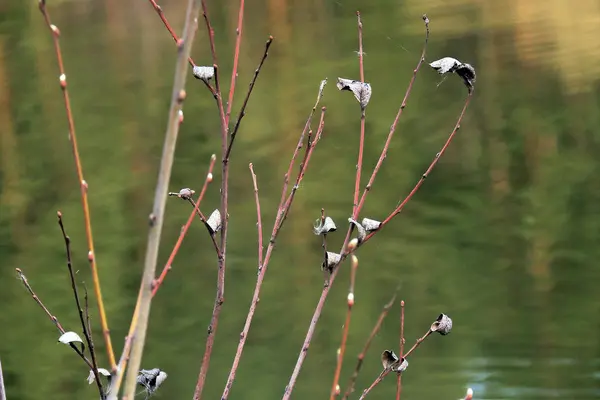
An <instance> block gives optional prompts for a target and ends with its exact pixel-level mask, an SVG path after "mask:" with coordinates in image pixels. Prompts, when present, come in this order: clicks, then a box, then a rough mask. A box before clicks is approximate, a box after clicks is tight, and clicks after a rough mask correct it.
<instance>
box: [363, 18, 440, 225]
mask: <svg viewBox="0 0 600 400" xmlns="http://www.w3.org/2000/svg"><path fill="white" fill-rule="evenodd" d="M423 21H425V44H424V45H423V51H422V52H421V58H419V62H418V63H417V66H416V67H415V69H414V70H413V75H412V78H411V79H410V82H409V84H408V88H407V89H406V93H404V98H403V99H402V103H401V104H400V108H399V109H398V113H397V114H396V118H395V119H394V122H393V123H392V126H391V127H390V132H389V133H388V137H387V139H386V141H385V144H384V145H383V150H382V151H381V155H380V156H379V160H377V164H376V165H375V168H373V173H372V174H371V177H370V178H369V182H368V183H367V186H366V187H365V190H364V191H363V194H362V196H361V198H360V202H359V203H358V208H357V212H356V214H357V215H358V214H359V213H360V210H362V207H363V206H364V204H365V200H366V199H367V193H369V191H370V190H371V187H372V186H373V183H374V182H375V177H376V176H377V173H378V172H379V169H380V168H381V165H383V160H385V158H386V157H387V152H388V149H389V147H390V143H391V142H392V138H393V137H394V133H395V132H396V126H397V125H398V121H399V120H400V117H401V116H402V112H403V111H404V108H406V102H407V101H408V97H409V96H410V94H411V92H412V87H413V84H414V82H415V80H416V79H417V73H418V72H419V70H420V69H421V65H423V62H424V61H425V55H426V54H427V44H428V42H429V18H427V15H423Z"/></svg>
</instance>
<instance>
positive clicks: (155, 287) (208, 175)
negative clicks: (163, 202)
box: [152, 154, 218, 297]
mask: <svg viewBox="0 0 600 400" xmlns="http://www.w3.org/2000/svg"><path fill="white" fill-rule="evenodd" d="M216 160H217V156H215V155H214V154H213V155H212V156H211V157H210V163H209V166H208V172H207V173H206V179H204V184H203V185H202V190H201V191H200V195H199V196H198V199H197V200H196V202H195V203H194V201H193V200H192V199H191V198H189V199H188V200H189V201H191V202H192V204H193V205H194V208H193V210H192V212H191V213H190V216H189V217H188V220H187V222H186V223H185V225H184V226H183V228H181V231H180V232H179V238H178V239H177V242H176V243H175V246H173V250H172V251H171V254H170V255H169V258H168V259H167V262H166V263H165V266H164V268H163V270H162V272H161V273H160V275H159V276H158V278H157V279H155V280H154V282H153V284H152V286H153V287H152V297H154V296H156V292H158V289H160V286H161V285H162V283H163V281H164V279H165V276H167V273H168V272H169V271H170V270H171V268H172V265H173V260H174V259H175V256H176V255H177V253H178V252H179V248H180V247H181V243H183V239H184V238H185V235H187V232H188V230H189V228H190V226H191V225H192V221H193V219H194V216H195V215H196V214H197V213H199V215H200V219H201V220H202V222H206V219H205V218H204V215H202V212H201V211H200V209H199V207H200V203H201V202H202V199H203V198H204V194H205V193H206V188H207V187H208V184H209V183H210V182H212V171H213V168H214V166H215V162H216ZM211 237H213V235H211ZM213 240H214V237H213ZM217 249H218V248H217Z"/></svg>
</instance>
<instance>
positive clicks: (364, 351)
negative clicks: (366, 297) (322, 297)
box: [342, 289, 398, 400]
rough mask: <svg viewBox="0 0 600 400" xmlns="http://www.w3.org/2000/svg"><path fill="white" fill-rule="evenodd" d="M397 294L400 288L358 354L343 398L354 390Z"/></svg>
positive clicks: (384, 309) (386, 306)
mask: <svg viewBox="0 0 600 400" xmlns="http://www.w3.org/2000/svg"><path fill="white" fill-rule="evenodd" d="M397 294H398V289H396V291H395V292H394V295H393V296H392V298H391V299H390V301H389V302H388V303H387V304H386V305H385V306H383V310H381V314H380V315H379V318H378V319H377V322H376V323H375V326H374V327H373V329H372V330H371V333H370V334H369V337H368V338H367V341H366V342H365V345H364V346H363V349H362V351H361V352H360V354H359V355H358V361H357V362H356V367H355V368H354V372H353V373H352V376H351V377H350V380H349V382H348V387H347V389H346V392H345V393H344V397H342V400H346V399H348V397H349V396H350V395H351V394H352V393H353V392H354V385H355V384H356V378H358V373H359V372H360V369H361V368H362V365H363V361H364V359H365V355H366V354H367V351H368V350H369V347H370V346H371V342H372V341H373V339H374V338H375V335H377V333H378V332H379V330H380V329H381V325H382V324H383V320H384V319H385V317H386V316H387V315H388V313H389V311H390V308H392V306H393V305H394V302H395V301H396V296H397Z"/></svg>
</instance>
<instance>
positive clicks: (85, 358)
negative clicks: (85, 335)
mask: <svg viewBox="0 0 600 400" xmlns="http://www.w3.org/2000/svg"><path fill="white" fill-rule="evenodd" d="M15 271H17V275H19V279H21V282H23V285H25V288H26V289H27V291H28V292H29V294H30V295H31V297H32V298H33V300H34V301H35V302H36V303H37V304H38V305H39V306H40V307H41V308H42V310H44V312H45V313H46V315H47V316H48V318H50V321H52V323H54V325H55V326H56V329H58V331H59V332H60V333H61V334H64V333H65V329H64V328H63V327H62V325H61V324H60V322H59V321H58V318H56V317H55V316H54V314H52V313H51V312H50V310H48V308H47V307H46V306H45V305H44V303H43V302H42V300H41V299H40V298H39V297H38V295H37V294H35V292H34V291H33V288H32V287H31V285H30V284H29V281H28V280H27V277H26V276H25V274H24V273H23V271H22V270H21V268H15ZM69 346H71V348H72V349H73V350H75V353H77V354H78V355H79V357H81V359H82V360H83V361H84V362H85V363H86V364H87V366H88V367H89V368H90V369H91V370H93V369H94V366H93V365H92V363H91V362H90V360H88V359H87V357H86V356H85V354H83V352H82V351H81V350H80V349H79V348H78V347H77V346H76V345H75V344H74V343H69Z"/></svg>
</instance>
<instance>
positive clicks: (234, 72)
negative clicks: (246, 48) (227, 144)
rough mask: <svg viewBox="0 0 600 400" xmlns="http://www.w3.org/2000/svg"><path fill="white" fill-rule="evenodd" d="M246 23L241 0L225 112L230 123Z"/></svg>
mask: <svg viewBox="0 0 600 400" xmlns="http://www.w3.org/2000/svg"><path fill="white" fill-rule="evenodd" d="M243 25H244V0H240V8H239V11H238V23H237V28H236V29H235V36H236V39H235V52H234V53H233V69H232V70H231V84H230V85H229V99H228V100H227V112H226V113H225V121H226V122H227V125H229V117H230V115H231V107H232V105H233V94H234V93H235V84H236V83H237V77H238V62H239V58H240V47H241V44H242V27H243Z"/></svg>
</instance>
